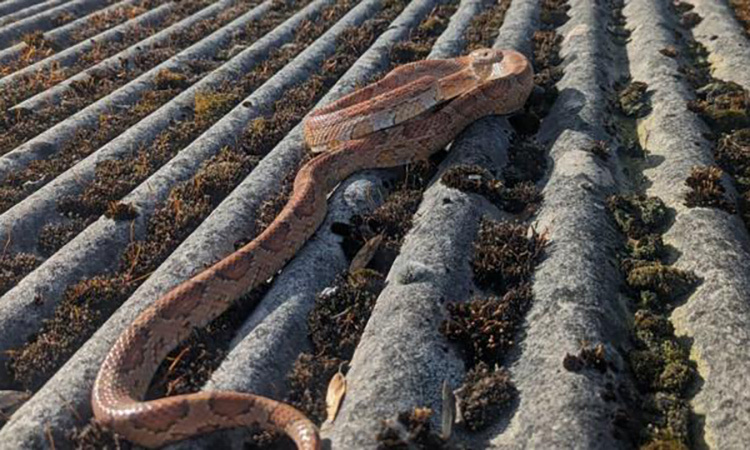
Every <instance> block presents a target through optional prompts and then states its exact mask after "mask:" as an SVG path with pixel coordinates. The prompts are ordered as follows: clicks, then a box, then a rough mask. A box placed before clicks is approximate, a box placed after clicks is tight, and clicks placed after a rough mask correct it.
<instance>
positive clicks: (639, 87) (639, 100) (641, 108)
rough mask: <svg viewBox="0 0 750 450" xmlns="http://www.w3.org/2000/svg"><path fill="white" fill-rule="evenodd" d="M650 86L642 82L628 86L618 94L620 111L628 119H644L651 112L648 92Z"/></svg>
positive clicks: (631, 83)
mask: <svg viewBox="0 0 750 450" xmlns="http://www.w3.org/2000/svg"><path fill="white" fill-rule="evenodd" d="M647 89H648V85H647V84H646V83H644V82H642V81H632V82H630V83H628V84H626V85H625V86H624V87H623V88H622V89H621V90H620V91H619V93H618V102H619V105H620V110H621V111H622V113H623V114H625V115H626V116H628V117H634V118H638V117H643V116H645V115H646V114H648V113H649V112H650V111H651V106H650V105H649V103H648V98H647V96H646V91H647Z"/></svg>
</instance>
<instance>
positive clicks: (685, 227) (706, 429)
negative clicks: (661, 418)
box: [625, 0, 750, 448]
mask: <svg viewBox="0 0 750 450" xmlns="http://www.w3.org/2000/svg"><path fill="white" fill-rule="evenodd" d="M627 3H628V5H627V7H626V8H625V14H626V17H627V19H628V23H630V24H638V25H637V26H633V34H632V39H631V42H630V43H629V45H628V55H629V57H630V64H631V66H630V67H631V72H632V75H633V78H634V79H635V80H639V81H646V82H647V83H648V86H649V92H650V94H651V103H652V105H653V111H652V112H651V113H650V114H649V115H648V116H646V117H644V118H643V119H642V120H641V121H640V123H639V127H638V135H639V138H640V141H641V142H642V143H643V147H644V150H646V151H647V152H648V155H649V156H647V158H649V159H653V161H654V164H647V165H648V166H649V167H648V168H647V169H645V170H644V171H643V173H644V175H645V177H646V178H647V180H648V181H649V182H650V187H649V188H648V190H647V193H648V194H649V195H653V196H657V197H660V198H661V199H663V200H664V201H665V203H666V204H667V206H669V207H671V208H674V209H675V210H676V217H675V220H674V225H672V227H671V228H670V229H669V230H668V231H667V233H666V234H665V235H664V242H665V244H669V245H671V246H673V247H674V248H675V250H676V251H677V254H678V255H679V257H677V259H676V261H675V263H674V265H675V266H676V267H678V268H681V269H687V270H692V271H694V272H695V273H696V274H697V275H698V276H699V277H700V278H701V279H702V283H701V285H700V286H699V287H698V288H697V289H696V291H695V292H694V293H693V294H692V295H691V296H690V297H689V298H688V299H687V301H686V302H685V303H684V304H683V305H681V306H679V307H678V308H677V309H676V310H675V311H674V313H673V314H672V320H673V323H674V325H675V330H676V334H677V335H678V336H687V337H688V338H689V339H690V341H691V342H692V349H691V358H692V359H693V360H695V362H696V363H697V366H698V372H699V374H700V376H701V378H702V382H701V386H700V389H699V390H698V392H697V394H696V395H695V397H694V398H693V400H692V404H693V408H694V411H695V413H696V414H699V415H701V416H703V420H704V421H705V424H704V425H703V433H704V436H702V438H704V439H705V441H706V442H707V443H708V444H709V445H710V446H711V447H712V448H742V447H744V446H745V445H746V444H747V442H748V437H749V436H750V431H748V430H750V409H748V405H750V377H748V373H750V353H748V350H747V349H748V348H749V347H750V326H749V325H750V303H748V292H750V272H748V270H747V268H748V267H750V240H749V239H748V235H747V231H746V229H745V226H744V224H743V223H742V220H741V219H740V218H739V216H737V215H736V214H728V213H726V212H724V211H721V210H719V209H715V208H688V207H686V206H685V204H684V202H685V193H686V192H687V191H688V188H687V186H686V185H685V180H686V179H687V178H688V176H689V175H690V172H691V169H692V168H693V167H694V166H705V165H710V164H713V163H714V162H713V158H712V156H711V155H712V145H713V144H712V143H711V142H709V141H707V140H706V139H705V138H704V135H705V133H706V132H707V131H708V129H707V127H706V126H705V125H704V124H703V122H702V121H701V120H700V119H699V118H698V117H697V116H696V115H695V113H693V112H691V111H690V110H688V108H687V103H688V101H689V100H692V99H693V98H694V96H693V93H692V90H691V89H690V88H689V86H688V85H687V83H686V81H684V78H683V77H682V76H681V74H680V71H679V70H678V68H679V63H678V61H675V60H674V59H673V58H669V57H667V56H664V55H662V54H661V53H660V52H659V50H660V49H662V48H664V47H667V46H670V45H672V46H674V45H679V42H678V41H677V40H676V39H675V27H674V24H675V20H674V14H673V13H672V12H670V10H669V5H668V4H662V3H659V2H648V1H645V0H630V1H628V2H627ZM705 20H706V19H704V21H705ZM724 36H727V34H724ZM743 39H744V37H743ZM712 61H714V62H716V61H722V62H720V63H718V67H722V66H723V64H724V63H729V62H730V61H729V59H724V60H720V59H719V60H717V59H713V60H712ZM724 67H729V66H724ZM722 70H724V69H722ZM722 70H719V69H718V68H717V70H716V73H717V76H718V73H719V72H721V71H722ZM724 73H729V72H724ZM732 73H733V74H735V75H737V73H736V72H732ZM740 76H742V75H740ZM657 161H658V163H657Z"/></svg>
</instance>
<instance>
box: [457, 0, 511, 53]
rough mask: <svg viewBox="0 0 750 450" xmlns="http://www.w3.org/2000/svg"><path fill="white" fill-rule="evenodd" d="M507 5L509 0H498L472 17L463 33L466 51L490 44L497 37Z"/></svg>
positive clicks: (489, 45) (508, 5)
mask: <svg viewBox="0 0 750 450" xmlns="http://www.w3.org/2000/svg"><path fill="white" fill-rule="evenodd" d="M509 7H510V1H509V0H499V1H497V2H496V3H495V4H494V5H492V7H491V8H489V9H488V10H486V11H483V12H482V13H480V14H478V15H477V16H476V17H474V18H473V19H472V21H471V24H470V25H469V28H468V29H467V30H466V33H465V34H464V38H465V39H466V50H467V51H468V52H470V51H472V50H476V49H478V48H485V47H491V46H492V44H493V43H494V42H495V39H496V38H497V35H498V32H499V30H500V26H501V25H502V24H503V22H504V21H505V13H506V11H508V8H509Z"/></svg>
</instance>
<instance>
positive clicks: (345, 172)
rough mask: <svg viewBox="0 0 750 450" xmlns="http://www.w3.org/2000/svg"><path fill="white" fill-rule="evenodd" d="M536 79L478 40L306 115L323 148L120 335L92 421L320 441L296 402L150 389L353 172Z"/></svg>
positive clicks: (126, 432) (443, 139)
mask: <svg viewBox="0 0 750 450" xmlns="http://www.w3.org/2000/svg"><path fill="white" fill-rule="evenodd" d="M532 87H533V70H532V68H531V64H530V63H529V61H528V60H527V59H526V58H525V57H524V56H523V55H522V54H521V53H518V52H516V51H513V50H499V49H479V50H475V51H473V52H471V53H470V54H468V55H465V56H460V57H456V58H451V59H432V60H423V61H417V62H414V63H410V64H404V65H401V66H399V67H397V68H395V69H393V70H392V71H391V72H389V73H388V74H387V75H386V76H385V77H383V78H382V79H381V80H380V81H377V82H375V83H372V84H370V85H367V86H365V87H363V88H361V89H358V90H355V91H353V92H352V93H350V94H348V95H346V96H343V97H341V98H340V99H339V100H337V101H334V102H332V103H330V104H329V105H327V106H324V107H321V108H319V109H316V110H314V111H312V112H311V113H310V114H308V116H307V117H306V118H305V119H304V120H303V135H304V140H305V142H306V144H307V145H308V146H309V147H310V149H311V150H312V151H313V152H315V153H316V154H315V156H314V157H313V158H312V159H310V160H309V161H308V162H306V163H305V164H304V165H302V166H301V167H300V169H299V170H298V172H297V175H296V177H295V179H294V182H293V187H292V193H291V195H290V197H289V200H288V201H287V203H286V205H285V206H284V207H283V209H282V210H281V212H280V213H279V214H278V215H277V217H276V218H275V219H274V220H273V222H272V223H271V224H270V225H269V226H268V227H267V228H266V229H265V230H264V231H262V232H261V233H260V234H259V235H258V236H257V237H256V238H255V239H253V240H252V241H251V242H249V243H248V244H246V245H245V246H243V247H241V248H240V249H238V250H237V251H235V252H234V253H232V254H230V255H229V256H226V257H225V258H223V259H221V260H220V261H219V262H217V263H215V264H214V265H212V266H210V267H208V268H207V269H205V270H203V271H201V272H200V273H198V274H197V275H195V276H193V277H192V278H190V279H189V280H187V281H184V282H183V283H181V284H179V285H177V286H176V287H174V288H173V289H171V290H170V291H169V292H167V293H166V294H165V295H163V296H162V297H161V298H159V299H158V300H156V301H155V302H154V303H152V304H151V305H149V306H148V307H146V309H144V311H143V312H141V313H140V314H139V315H138V316H137V318H136V319H135V320H134V321H133V322H132V323H130V324H129V325H128V326H127V327H126V329H125V330H124V331H123V332H122V334H121V335H120V336H119V337H118V338H117V339H116V340H115V342H114V344H113V345H112V347H111V349H110V351H109V352H108V354H107V355H106V357H105V358H104V361H103V362H102V364H101V366H100V368H99V371H98V373H97V376H96V379H95V381H94V385H93V389H92V393H91V404H92V409H93V413H94V418H95V420H96V422H98V423H99V424H100V425H102V426H104V427H105V428H108V429H110V430H111V431H114V432H116V433H117V434H119V435H120V436H122V437H124V438H125V439H127V440H129V441H131V442H133V443H136V444H138V445H142V446H144V447H149V448H155V447H160V446H163V445H166V444H168V443H172V442H176V441H179V440H183V439H186V438H189V437H193V436H197V435H200V434H203V433H208V432H212V431H215V430H219V429H226V428H234V427H256V428H260V429H265V430H272V431H276V432H280V433H284V434H286V435H287V436H288V437H290V438H291V439H292V440H293V441H294V443H295V444H296V446H297V448H298V449H299V450H318V449H320V448H321V445H322V440H321V437H320V435H319V431H318V429H317V427H316V426H315V424H314V423H313V422H312V421H311V420H309V419H308V418H307V417H306V416H305V415H304V414H303V413H302V412H300V411H299V410H297V409H296V408H294V407H293V406H291V405H289V404H286V403H284V402H281V401H277V400H274V399H271V398H267V397H263V396H260V395H255V394H251V393H243V392H233V391H221V390H215V391H212V390H206V391H199V392H197V393H189V394H182V395H175V396H170V397H164V398H158V399H153V400H148V401H146V400H144V396H145V394H146V392H147V390H148V388H149V385H150V382H151V379H152V378H153V376H154V374H155V373H156V371H157V369H158V368H159V366H160V364H161V363H162V361H163V360H164V358H165V357H166V356H167V355H168V354H169V353H170V352H171V351H172V350H173V349H174V348H175V347H177V346H178V345H179V344H180V343H181V342H182V341H184V340H185V339H187V338H188V337H189V336H190V334H191V333H192V331H193V329H195V328H199V327H203V326H205V325H207V324H208V323H209V322H210V321H212V320H213V319H215V318H216V317H218V316H219V315H220V314H221V313H223V312H224V311H226V310H227V309H228V308H229V307H230V306H231V305H232V303H233V302H234V301H236V300H237V299H238V298H240V297H241V296H242V295H243V294H245V293H246V292H248V291H250V290H251V289H253V288H254V287H256V286H258V285H259V284H261V283H263V282H265V281H266V280H268V279H270V278H272V277H273V276H274V275H275V274H276V273H277V272H278V271H279V270H281V269H282V268H283V267H284V265H285V264H286V263H287V262H288V261H289V260H290V259H291V258H292V257H293V256H294V255H295V254H296V253H297V252H298V251H299V250H300V248H301V247H302V246H303V245H304V244H305V242H306V241H307V240H308V239H309V238H310V237H311V236H312V235H313V234H314V233H315V231H316V230H317V228H318V227H319V226H320V224H321V223H322V222H323V220H324V218H325V216H326V212H327V199H328V194H329V193H330V192H331V191H332V190H334V189H335V188H336V186H337V185H338V184H339V183H341V182H342V181H344V180H345V179H346V178H347V177H349V176H350V175H352V174H353V173H355V172H357V171H360V170H363V169H376V168H390V167H396V166H401V165H405V164H409V163H414V162H418V161H424V160H426V159H427V158H429V157H430V156H431V155H432V154H433V153H435V152H437V151H438V150H441V149H443V148H445V147H446V146H447V145H448V144H449V143H450V142H451V141H452V140H453V139H454V138H455V137H456V136H457V135H458V134H459V133H460V132H461V131H462V130H463V129H464V128H466V127H467V126H468V125H470V124H471V123H472V122H474V121H476V120H478V119H480V118H482V117H485V116H488V115H500V114H509V113H511V112H514V111H516V110H518V109H520V108H521V107H522V106H523V105H524V103H525V102H526V99H527V97H528V96H529V94H530V93H531V90H532Z"/></svg>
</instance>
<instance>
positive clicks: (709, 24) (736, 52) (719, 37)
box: [688, 0, 750, 89]
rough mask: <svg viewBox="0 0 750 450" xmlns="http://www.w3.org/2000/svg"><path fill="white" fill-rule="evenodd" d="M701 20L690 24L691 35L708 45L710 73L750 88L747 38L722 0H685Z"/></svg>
mask: <svg viewBox="0 0 750 450" xmlns="http://www.w3.org/2000/svg"><path fill="white" fill-rule="evenodd" d="M688 3H690V4H691V5H694V6H695V9H694V10H693V11H694V12H696V13H697V14H698V15H699V16H701V18H702V19H703V20H701V22H700V23H699V24H697V25H696V26H695V27H694V28H693V35H694V36H695V39H696V40H697V41H698V42H700V43H701V44H703V45H704V46H705V47H706V49H708V51H709V53H710V56H709V58H708V60H709V62H710V63H711V74H712V75H713V76H714V77H716V78H719V79H721V80H724V81H734V82H735V83H737V84H740V85H742V86H744V87H745V89H750V38H748V36H747V35H746V34H745V31H744V30H743V29H742V27H741V26H740V24H739V23H738V22H737V19H735V18H734V14H733V13H732V10H731V9H730V7H729V5H727V2H726V0H689V1H688Z"/></svg>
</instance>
